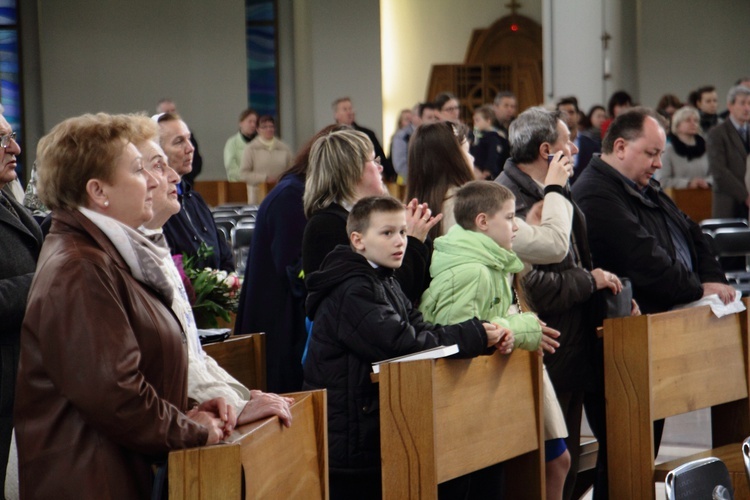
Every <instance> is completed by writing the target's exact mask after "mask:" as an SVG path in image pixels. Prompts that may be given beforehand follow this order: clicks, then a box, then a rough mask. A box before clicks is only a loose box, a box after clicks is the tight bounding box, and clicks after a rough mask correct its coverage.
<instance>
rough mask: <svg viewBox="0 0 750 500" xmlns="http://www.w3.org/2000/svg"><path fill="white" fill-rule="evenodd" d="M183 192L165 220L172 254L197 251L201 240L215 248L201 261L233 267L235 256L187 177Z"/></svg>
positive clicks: (228, 269)
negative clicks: (205, 259)
mask: <svg viewBox="0 0 750 500" xmlns="http://www.w3.org/2000/svg"><path fill="white" fill-rule="evenodd" d="M180 188H181V189H182V194H181V195H180V205H182V208H181V209H180V211H179V212H178V213H176V214H175V215H173V216H172V217H170V218H169V220H168V221H167V222H166V224H164V236H166V238H167V243H168V244H169V249H170V250H171V252H172V254H173V255H175V254H181V253H186V254H187V255H195V254H196V252H197V251H198V247H200V244H201V242H205V243H206V245H208V246H210V247H211V248H213V250H214V253H213V254H212V255H211V256H210V257H209V258H208V259H207V262H203V263H199V264H198V265H199V266H206V267H210V268H212V269H221V270H223V271H227V272H232V271H234V257H233V256H232V249H231V248H229V244H228V243H227V240H226V239H225V238H224V235H223V234H222V233H220V232H219V230H218V229H216V224H215V223H214V218H213V215H211V210H209V208H208V205H206V202H205V201H204V200H203V197H202V196H201V195H200V194H198V192H197V191H193V188H192V187H191V186H190V184H188V183H187V182H185V181H184V180H183V181H182V182H180Z"/></svg>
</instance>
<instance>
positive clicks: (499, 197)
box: [453, 181, 516, 231]
mask: <svg viewBox="0 0 750 500" xmlns="http://www.w3.org/2000/svg"><path fill="white" fill-rule="evenodd" d="M515 199H516V197H515V195H513V192H512V191H511V190H510V189H508V188H507V187H505V186H503V185H501V184H498V183H497V182H491V181H471V182H468V183H466V184H464V186H463V187H461V189H459V190H458V191H457V192H456V201H455V203H454V205H453V215H454V216H455V217H456V223H457V224H458V225H459V226H461V227H462V228H464V229H468V230H469V231H471V230H473V229H474V228H475V225H474V221H475V220H476V218H477V215H479V214H487V216H488V217H491V216H493V215H495V214H496V213H497V212H498V210H500V209H501V208H503V204H504V203H505V202H506V201H508V200H515Z"/></svg>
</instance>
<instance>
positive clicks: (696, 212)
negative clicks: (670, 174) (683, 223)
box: [664, 188, 713, 222]
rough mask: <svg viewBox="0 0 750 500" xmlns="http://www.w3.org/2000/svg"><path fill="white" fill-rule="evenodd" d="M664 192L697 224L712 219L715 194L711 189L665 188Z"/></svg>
mask: <svg viewBox="0 0 750 500" xmlns="http://www.w3.org/2000/svg"><path fill="white" fill-rule="evenodd" d="M664 192H665V193H666V194H667V196H669V197H670V198H672V201H674V203H675V205H677V206H678V207H679V209H680V210H682V211H683V212H685V213H686V214H687V215H688V217H690V218H691V219H693V220H694V221H695V222H700V221H702V220H705V219H710V218H711V210H712V209H711V200H712V197H713V194H712V193H711V190H710V189H695V188H685V189H676V188H665V189H664Z"/></svg>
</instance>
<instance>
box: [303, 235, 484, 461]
mask: <svg viewBox="0 0 750 500" xmlns="http://www.w3.org/2000/svg"><path fill="white" fill-rule="evenodd" d="M306 283H307V288H308V297H307V315H308V317H310V318H314V324H313V329H312V335H311V338H310V342H309V345H308V351H307V357H306V359H305V362H304V364H303V373H304V378H305V388H306V389H307V390H309V389H320V388H325V389H327V391H328V453H329V464H330V468H331V469H332V470H333V469H348V470H351V469H378V468H380V432H379V427H380V423H379V414H378V412H379V403H378V386H377V384H373V383H372V382H371V381H370V373H371V372H372V367H371V364H372V363H373V362H376V361H382V360H384V359H389V358H393V357H396V356H402V355H406V354H411V353H414V352H418V351H421V350H424V349H429V348H432V347H437V346H439V345H451V344H458V346H459V350H460V351H459V356H461V357H473V356H477V355H479V354H482V353H484V352H486V351H487V348H486V346H487V335H486V333H485V331H484V328H483V327H482V323H481V322H480V321H479V320H476V319H473V320H469V321H465V322H463V323H460V324H458V325H453V326H445V327H441V326H436V325H433V324H431V323H427V322H425V321H424V320H423V319H422V314H421V313H420V312H419V311H418V310H417V309H414V308H413V307H412V305H411V303H410V301H409V300H408V299H407V298H406V296H405V295H404V293H403V292H402V291H401V287H400V286H399V284H398V282H397V281H396V280H394V279H393V271H392V270H390V269H385V268H378V269H374V268H373V267H372V266H370V264H369V263H368V262H367V260H366V259H365V258H364V257H362V256H361V255H358V254H356V253H355V252H354V251H352V250H351V249H350V248H349V247H347V246H345V245H339V246H337V247H336V248H335V249H334V250H333V251H332V252H331V253H330V254H329V255H328V256H327V257H326V259H325V260H324V261H323V265H322V267H321V270H320V271H318V272H315V273H312V274H311V275H310V276H308V278H307V280H306Z"/></svg>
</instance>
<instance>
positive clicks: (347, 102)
mask: <svg viewBox="0 0 750 500" xmlns="http://www.w3.org/2000/svg"><path fill="white" fill-rule="evenodd" d="M331 107H332V108H333V118H334V119H335V120H336V123H340V124H342V125H349V126H350V127H352V128H353V129H354V130H358V131H360V132H362V133H363V134H365V135H366V136H367V137H369V138H370V141H371V142H372V145H373V146H374V149H375V156H376V157H378V156H379V157H380V164H381V165H382V166H383V180H384V181H388V182H394V181H395V180H396V177H397V174H396V170H394V168H393V163H391V160H390V158H388V157H387V156H386V155H385V151H383V146H381V145H380V141H379V140H378V137H377V136H376V135H375V132H373V131H372V130H370V129H369V128H365V127H361V126H359V125H357V122H355V121H354V116H355V113H354V105H353V104H352V100H351V99H350V98H348V97H340V98H338V99H336V100H335V101H333V104H332V106H331Z"/></svg>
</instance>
